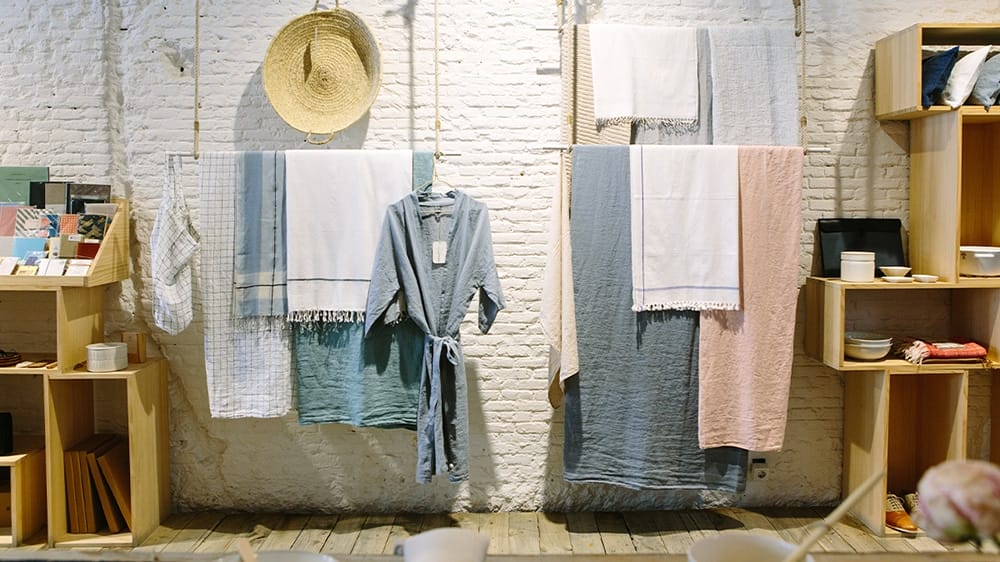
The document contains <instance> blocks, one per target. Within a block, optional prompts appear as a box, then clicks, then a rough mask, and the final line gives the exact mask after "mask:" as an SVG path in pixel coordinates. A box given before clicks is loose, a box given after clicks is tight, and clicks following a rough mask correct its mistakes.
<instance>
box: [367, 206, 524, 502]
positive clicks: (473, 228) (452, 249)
mask: <svg viewBox="0 0 1000 562" xmlns="http://www.w3.org/2000/svg"><path fill="white" fill-rule="evenodd" d="M422 203H423V205H422ZM427 205H432V206H427ZM477 291H478V293H479V329H480V330H481V331H482V332H483V333H486V332H487V331H488V330H489V329H490V326H491V325H492V324H493V320H494V319H495V318H496V315H497V312H499V311H500V310H502V309H503V307H504V300H503V294H502V292H501V289H500V279H499V278H498V276H497V270H496V263H495V262H494V259H493V239H492V235H491V234H490V220H489V213H488V211H487V208H486V205H484V204H483V203H480V202H478V201H476V200H474V199H472V198H470V197H468V196H467V195H465V194H464V193H462V192H460V191H452V192H449V193H448V194H447V195H440V194H430V195H425V196H419V195H417V194H415V193H411V194H409V195H407V196H406V197H403V198H402V199H400V200H399V201H397V202H396V203H393V204H392V205H390V206H389V209H388V210H387V211H386V215H385V220H384V222H383V224H382V232H381V234H380V237H379V242H378V246H377V247H376V250H375V263H374V266H373V267H372V275H371V284H370V285H369V287H368V302H367V307H366V312H365V334H366V337H367V336H370V335H371V334H372V333H373V331H372V330H373V327H374V326H375V323H376V322H379V321H382V322H386V323H392V322H396V321H399V320H401V319H402V318H404V314H406V315H408V316H409V318H410V319H411V320H412V321H413V322H414V323H415V324H416V325H417V327H418V328H420V330H422V331H423V333H424V352H423V366H422V368H421V373H420V390H419V403H418V406H417V475H416V479H417V482H424V483H425V482H429V481H430V480H431V477H432V476H434V475H437V474H444V473H447V474H448V480H449V481H451V482H461V481H463V480H466V479H468V477H469V418H468V389H467V386H466V380H465V363H464V360H463V357H462V348H461V345H460V343H459V326H460V325H461V323H462V319H463V318H464V317H465V313H466V310H467V309H468V306H469V303H470V302H471V300H472V297H473V296H475V294H476V292H477ZM404 311H405V312H404Z"/></svg>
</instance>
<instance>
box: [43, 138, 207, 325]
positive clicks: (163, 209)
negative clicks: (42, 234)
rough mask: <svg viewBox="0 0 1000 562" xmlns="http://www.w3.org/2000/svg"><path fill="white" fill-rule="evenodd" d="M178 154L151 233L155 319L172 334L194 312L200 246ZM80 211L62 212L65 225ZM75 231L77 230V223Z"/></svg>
mask: <svg viewBox="0 0 1000 562" xmlns="http://www.w3.org/2000/svg"><path fill="white" fill-rule="evenodd" d="M180 164H181V163H180V157H179V156H169V155H168V156H167V158H166V161H165V162H164V174H163V198H162V199H161V200H160V209H159V211H158V212H157V214H156V222H155V223H154V224H153V235H152V241H151V245H152V265H153V321H154V322H155V323H156V326H157V327H158V328H160V329H161V330H163V331H165V332H167V333H168V334H170V335H177V334H179V333H181V332H182V331H184V329H185V328H187V327H188V324H190V323H191V318H192V316H193V311H192V304H191V300H192V299H191V258H192V257H193V256H194V252H195V250H196V249H198V240H197V238H196V236H195V234H194V229H193V228H192V225H191V221H190V218H189V216H188V209H187V205H186V204H185V203H184V196H183V194H182V193H180V191H178V189H177V169H178V168H179V167H180ZM69 217H73V219H78V218H79V217H78V215H63V220H62V221H61V222H62V224H61V226H62V227H64V228H65V227H69V225H70V223H71V222H72V223H73V224H74V225H75V224H76V223H77V220H72V221H70V220H67V218H69ZM73 232H74V233H75V232H76V228H75V227H74V229H73Z"/></svg>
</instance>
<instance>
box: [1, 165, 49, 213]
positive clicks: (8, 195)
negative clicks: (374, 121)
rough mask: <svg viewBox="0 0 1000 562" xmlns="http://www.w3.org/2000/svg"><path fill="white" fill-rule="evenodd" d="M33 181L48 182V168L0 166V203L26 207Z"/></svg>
mask: <svg viewBox="0 0 1000 562" xmlns="http://www.w3.org/2000/svg"><path fill="white" fill-rule="evenodd" d="M33 181H49V169H48V167H43V166H0V203H17V204H19V205H27V204H28V193H29V186H30V184H31V182H33Z"/></svg>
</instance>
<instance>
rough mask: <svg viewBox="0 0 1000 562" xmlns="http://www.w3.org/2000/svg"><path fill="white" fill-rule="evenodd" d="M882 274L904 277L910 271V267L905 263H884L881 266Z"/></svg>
mask: <svg viewBox="0 0 1000 562" xmlns="http://www.w3.org/2000/svg"><path fill="white" fill-rule="evenodd" d="M879 270H880V271H881V272H882V275H886V276H888V277H903V276H905V275H906V274H907V273H909V272H910V268H908V267H906V266H905V265H883V266H881V267H879Z"/></svg>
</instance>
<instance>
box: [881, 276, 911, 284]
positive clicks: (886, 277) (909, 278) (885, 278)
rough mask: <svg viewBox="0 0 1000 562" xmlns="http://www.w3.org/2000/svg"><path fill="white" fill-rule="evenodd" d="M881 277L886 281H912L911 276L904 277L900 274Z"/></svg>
mask: <svg viewBox="0 0 1000 562" xmlns="http://www.w3.org/2000/svg"><path fill="white" fill-rule="evenodd" d="M882 279H883V280H884V281H885V282H886V283H910V282H912V281H913V278H912V277H905V276H902V275H886V276H885V277H883V278H882Z"/></svg>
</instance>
